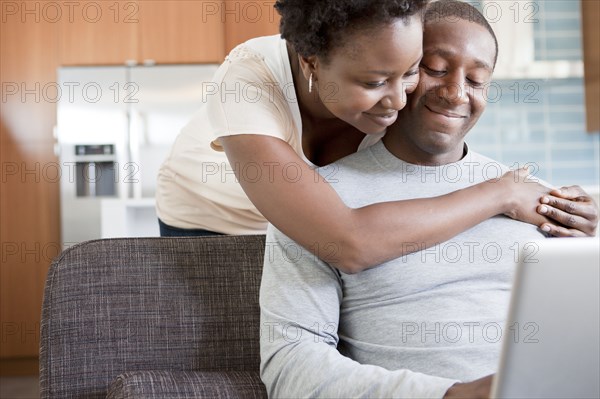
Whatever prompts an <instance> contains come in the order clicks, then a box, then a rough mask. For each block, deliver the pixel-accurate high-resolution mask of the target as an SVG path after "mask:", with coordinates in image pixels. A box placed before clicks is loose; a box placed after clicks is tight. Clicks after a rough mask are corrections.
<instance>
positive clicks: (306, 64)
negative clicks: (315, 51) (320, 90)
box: [298, 54, 319, 81]
mask: <svg viewBox="0 0 600 399" xmlns="http://www.w3.org/2000/svg"><path fill="white" fill-rule="evenodd" d="M298 60H299V61H300V69H301V70H302V75H304V79H306V80H308V78H309V77H310V74H311V73H312V74H313V80H314V81H316V80H317V70H318V66H319V59H318V58H317V56H316V55H311V56H309V57H304V56H301V55H300V54H298Z"/></svg>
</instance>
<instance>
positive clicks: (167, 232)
mask: <svg viewBox="0 0 600 399" xmlns="http://www.w3.org/2000/svg"><path fill="white" fill-rule="evenodd" d="M158 227H159V228H160V236H161V237H201V236H222V235H224V234H223V233H217V232H216V231H210V230H203V229H181V228H179V227H173V226H169V225H168V224H166V223H164V222H163V221H162V220H160V219H158Z"/></svg>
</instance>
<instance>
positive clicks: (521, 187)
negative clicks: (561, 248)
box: [490, 168, 551, 226]
mask: <svg viewBox="0 0 600 399" xmlns="http://www.w3.org/2000/svg"><path fill="white" fill-rule="evenodd" d="M495 182H496V183H499V184H503V185H504V188H503V190H502V192H503V193H505V194H506V198H505V199H507V200H508V203H509V206H508V210H507V211H505V212H504V214H505V215H506V216H508V217H510V218H512V219H516V220H520V221H522V222H526V223H530V224H533V225H535V226H542V225H545V224H549V223H551V220H550V219H549V218H547V217H546V216H545V215H543V214H540V213H538V212H537V208H536V207H537V206H538V205H539V203H540V198H542V197H544V196H547V195H548V194H549V193H550V191H551V189H550V188H548V187H546V186H544V185H542V184H540V183H538V182H537V181H536V179H535V178H533V177H531V176H530V175H529V171H528V169H527V168H520V169H516V170H511V171H509V172H506V173H505V174H504V175H503V176H502V177H501V178H500V179H499V180H496V181H495ZM490 183H491V184H495V183H494V181H490Z"/></svg>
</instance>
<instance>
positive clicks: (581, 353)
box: [491, 237, 600, 398]
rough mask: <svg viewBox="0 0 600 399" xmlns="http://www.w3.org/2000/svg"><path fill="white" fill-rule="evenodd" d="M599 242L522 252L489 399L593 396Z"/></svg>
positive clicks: (599, 350) (599, 355)
mask: <svg viewBox="0 0 600 399" xmlns="http://www.w3.org/2000/svg"><path fill="white" fill-rule="evenodd" d="M599 243H600V240H599V238H598V237H593V238H550V239H546V240H543V241H535V242H532V243H529V244H527V245H525V246H524V248H523V250H522V252H521V255H520V259H518V260H517V262H518V265H517V269H516V274H515V284H514V286H513V292H512V297H511V303H510V308H509V314H508V318H507V324H506V328H505V330H504V336H503V337H502V339H503V342H502V352H501V356H500V366H499V369H498V372H497V373H496V375H495V377H494V381H493V383H492V391H491V397H492V398H600V333H599V331H600V321H599V318H600V296H599V293H600V273H599V270H600V245H599Z"/></svg>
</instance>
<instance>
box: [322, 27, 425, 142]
mask: <svg viewBox="0 0 600 399" xmlns="http://www.w3.org/2000/svg"><path fill="white" fill-rule="evenodd" d="M422 45H423V27H422V24H421V18H420V16H414V17H411V18H410V19H408V20H406V21H402V20H397V21H396V22H393V23H391V24H388V25H385V26H384V27H382V28H374V29H365V30H359V31H357V32H355V33H353V34H352V36H351V37H350V38H349V40H347V41H346V42H345V44H344V45H342V46H341V47H337V48H335V49H333V50H332V51H331V52H330V53H329V57H328V61H329V62H327V63H323V62H322V61H320V60H319V59H318V58H317V59H316V62H315V71H314V76H313V79H314V81H315V84H314V85H315V87H316V89H317V91H318V96H319V98H320V100H321V102H322V103H323V105H324V106H325V108H326V109H327V110H328V111H329V113H331V115H332V116H334V117H337V118H339V119H341V120H343V121H344V122H346V123H348V124H350V125H352V126H354V127H355V128H357V129H358V130H360V131H361V132H363V133H365V134H375V133H379V132H381V131H383V130H384V129H385V128H387V127H388V126H390V125H391V124H392V123H394V121H395V120H396V118H397V116H398V111H399V110H400V109H402V108H404V106H405V105H406V94H407V93H411V92H413V91H414V90H415V88H416V86H417V83H418V81H419V62H420V61H421V57H422V54H423V53H422Z"/></svg>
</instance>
